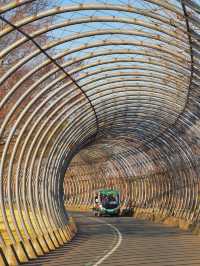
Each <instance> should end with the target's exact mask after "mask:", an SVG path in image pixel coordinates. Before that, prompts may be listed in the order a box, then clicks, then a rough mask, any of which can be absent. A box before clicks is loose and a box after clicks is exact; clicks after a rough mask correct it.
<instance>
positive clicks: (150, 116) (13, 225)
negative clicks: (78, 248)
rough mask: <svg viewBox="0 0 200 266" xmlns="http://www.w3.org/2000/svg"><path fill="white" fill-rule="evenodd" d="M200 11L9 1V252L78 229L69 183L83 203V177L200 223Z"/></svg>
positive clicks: (171, 4) (3, 147) (4, 89)
mask: <svg viewBox="0 0 200 266" xmlns="http://www.w3.org/2000/svg"><path fill="white" fill-rule="evenodd" d="M199 4H200V3H199V1H198V0H182V1H177V0H168V1H163V0H138V1H134V0H130V1H126V0H112V1H103V0H94V1H87V0H86V1H79V0H77V1H75V0H74V1H73V0H71V1H70V0H56V1H49V0H35V1H34V0H32V1H29V0H26V1H24V0H18V1H10V0H3V1H1V6H0V29H1V31H0V86H1V87H0V137H1V138H0V156H1V161H0V208H1V213H0V214H1V215H0V219H1V221H0V222H1V224H2V230H1V235H0V245H1V246H2V247H5V246H7V245H9V244H16V243H18V241H23V240H24V239H35V237H37V236H38V235H41V234H42V235H43V234H45V232H49V230H57V228H62V227H63V226H65V225H66V223H67V220H66V214H65V210H64V199H63V193H64V191H63V182H64V179H65V182H68V181H69V180H67V179H68V178H69V176H71V177H73V176H76V177H77V179H75V177H74V181H73V182H74V183H73V182H72V183H73V184H72V183H70V184H71V185H72V187H74V190H73V193H75V194H77V190H76V189H75V187H76V186H78V184H79V181H80V179H82V178H83V176H84V175H85V174H84V171H85V170H84V171H83V172H82V173H81V171H79V169H81V167H83V168H84V169H87V171H88V173H89V174H88V176H89V177H88V180H92V178H93V180H100V179H101V178H102V176H104V175H106V173H110V174H107V179H109V178H111V176H115V177H116V178H118V179H117V180H118V181H116V182H114V181H113V182H114V183H112V186H118V185H119V187H120V189H121V190H122V191H123V187H124V186H125V185H126V187H131V188H132V191H131V192H130V191H129V193H128V192H127V191H128V190H127V189H126V193H128V197H129V198H130V199H131V200H132V201H134V202H135V204H136V203H137V204H136V205H137V206H140V207H144V206H149V208H150V207H152V206H153V207H154V208H156V207H158V206H160V207H159V208H160V209H163V208H165V209H167V210H170V211H172V209H173V210H175V209H177V208H178V207H180V206H182V207H181V208H182V210H184V211H183V212H182V213H181V214H180V212H179V214H177V213H178V212H175V211H173V214H174V215H176V214H177V215H182V216H184V217H185V218H187V219H193V220H195V221H196V220H198V217H199V196H198V195H199V171H198V167H199V162H198V161H199V145H200V138H199V133H200V111H199V110H200V108H199V102H200V92H199V85H200V71H199V66H200V65H199V64H200V52H199V50H200V49H199V45H200V35H199V32H200V5H199ZM77 154H78V155H77ZM75 155H76V157H74V156H75ZM73 158H74V159H73ZM71 160H72V163H71V166H70V168H69V170H68V172H67V173H66V170H67V167H68V165H69V163H70V161H71ZM73 167H74V168H73ZM72 168H73V169H74V170H73V169H72ZM71 169H72V170H71ZM69 171H72V172H71V173H69ZM79 177H80V178H79ZM72 179H73V178H72ZM66 180H67V181H66ZM120 180H122V181H123V182H125V183H123V182H122V183H120V182H121V181H120ZM134 180H135V181H134ZM69 182H71V181H69ZM90 182H99V183H98V184H97V183H95V184H93V185H91V184H92V183H90ZM106 182H107V181H106ZM106 182H105V183H104V186H105V185H106V184H107V185H108V183H106ZM127 182H128V183H127ZM134 182H136V183H134ZM143 182H144V183H143ZM147 183H148V184H149V185H144V184H147ZM66 184H67V186H68V185H69V186H70V184H69V183H66ZM99 186H102V183H101V182H100V181H88V190H87V189H86V190H87V193H92V192H93V191H94V190H95V189H96V188H98V187H99ZM134 187H138V189H137V191H134ZM64 190H65V193H68V194H70V193H72V191H71V190H70V189H66V187H65V188H64ZM84 191H85V190H84ZM81 193H82V194H84V192H83V191H82V192H81ZM75 194H73V195H75ZM70 195H72V194H70ZM126 195H127V194H126ZM87 200H88V202H89V201H90V202H91V200H92V199H91V198H90V197H89V196H87V199H86V198H84V197H83V198H82V201H81V202H82V203H83V202H84V203H87ZM71 203H73V200H72V201H71ZM79 203H80V202H79ZM161 205H162V206H161ZM177 206H178V207H177ZM0 229H1V228H0Z"/></svg>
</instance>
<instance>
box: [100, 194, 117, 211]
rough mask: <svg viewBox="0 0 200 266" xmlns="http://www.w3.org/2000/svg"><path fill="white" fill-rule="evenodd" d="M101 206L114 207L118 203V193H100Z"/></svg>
mask: <svg viewBox="0 0 200 266" xmlns="http://www.w3.org/2000/svg"><path fill="white" fill-rule="evenodd" d="M100 199H101V203H102V206H103V207H104V208H106V209H114V208H116V207H117V206H118V205H119V196H118V195H112V194H109V195H102V194H101V195H100Z"/></svg>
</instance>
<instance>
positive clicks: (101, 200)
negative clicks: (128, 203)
mask: <svg viewBox="0 0 200 266" xmlns="http://www.w3.org/2000/svg"><path fill="white" fill-rule="evenodd" d="M93 210H94V211H95V216H103V215H109V216H118V215H119V213H120V197H119V192H118V191H117V190H113V189H101V190H99V191H97V193H96V196H95V207H94V208H93Z"/></svg>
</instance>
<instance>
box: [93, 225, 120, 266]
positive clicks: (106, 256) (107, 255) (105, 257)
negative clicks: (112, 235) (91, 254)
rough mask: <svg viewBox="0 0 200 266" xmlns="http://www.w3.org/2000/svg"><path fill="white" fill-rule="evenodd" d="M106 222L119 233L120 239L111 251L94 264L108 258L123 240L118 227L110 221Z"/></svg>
mask: <svg viewBox="0 0 200 266" xmlns="http://www.w3.org/2000/svg"><path fill="white" fill-rule="evenodd" d="M105 224H106V225H108V226H110V227H111V228H112V229H113V230H114V231H115V232H116V233H117V236H118V241H117V244H116V245H115V246H114V247H113V248H112V249H111V250H110V251H109V252H107V253H106V254H105V255H104V256H103V257H102V258H101V259H100V260H98V261H97V262H96V263H95V264H93V266H97V265H100V264H101V263H102V262H103V261H104V260H106V259H107V258H108V257H109V256H110V255H112V254H113V253H114V252H115V251H116V250H117V249H118V247H119V246H120V244H121V242H122V234H121V232H120V231H119V230H118V229H117V227H115V226H114V225H112V224H108V223H105Z"/></svg>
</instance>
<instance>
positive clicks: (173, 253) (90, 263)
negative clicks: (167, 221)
mask: <svg viewBox="0 0 200 266" xmlns="http://www.w3.org/2000/svg"><path fill="white" fill-rule="evenodd" d="M73 216H74V217H75V220H76V222H77V225H78V231H79V233H78V235H77V236H76V237H75V238H74V240H73V241H72V242H71V243H68V244H65V245H64V246H62V247H61V248H58V249H56V250H54V251H53V252H51V253H50V254H48V255H45V256H42V257H40V258H39V259H35V260H32V261H31V262H29V263H26V264H23V265H26V266H31V265H32V266H33V265H34V266H46V265H48V266H53V265H59V266H61V265H63V266H64V265H82V266H97V265H148V266H153V265H154V266H155V265H159V266H172V265H173V266H175V265H176V266H177V265H187V266H191V265H200V241H199V237H198V236H195V235H192V234H190V233H189V232H186V231H181V230H179V229H177V228H171V227H168V226H165V225H160V224H154V223H152V222H149V221H144V220H138V219H133V218H132V217H101V218H96V217H94V216H93V215H92V214H91V213H87V214H83V213H73Z"/></svg>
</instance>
